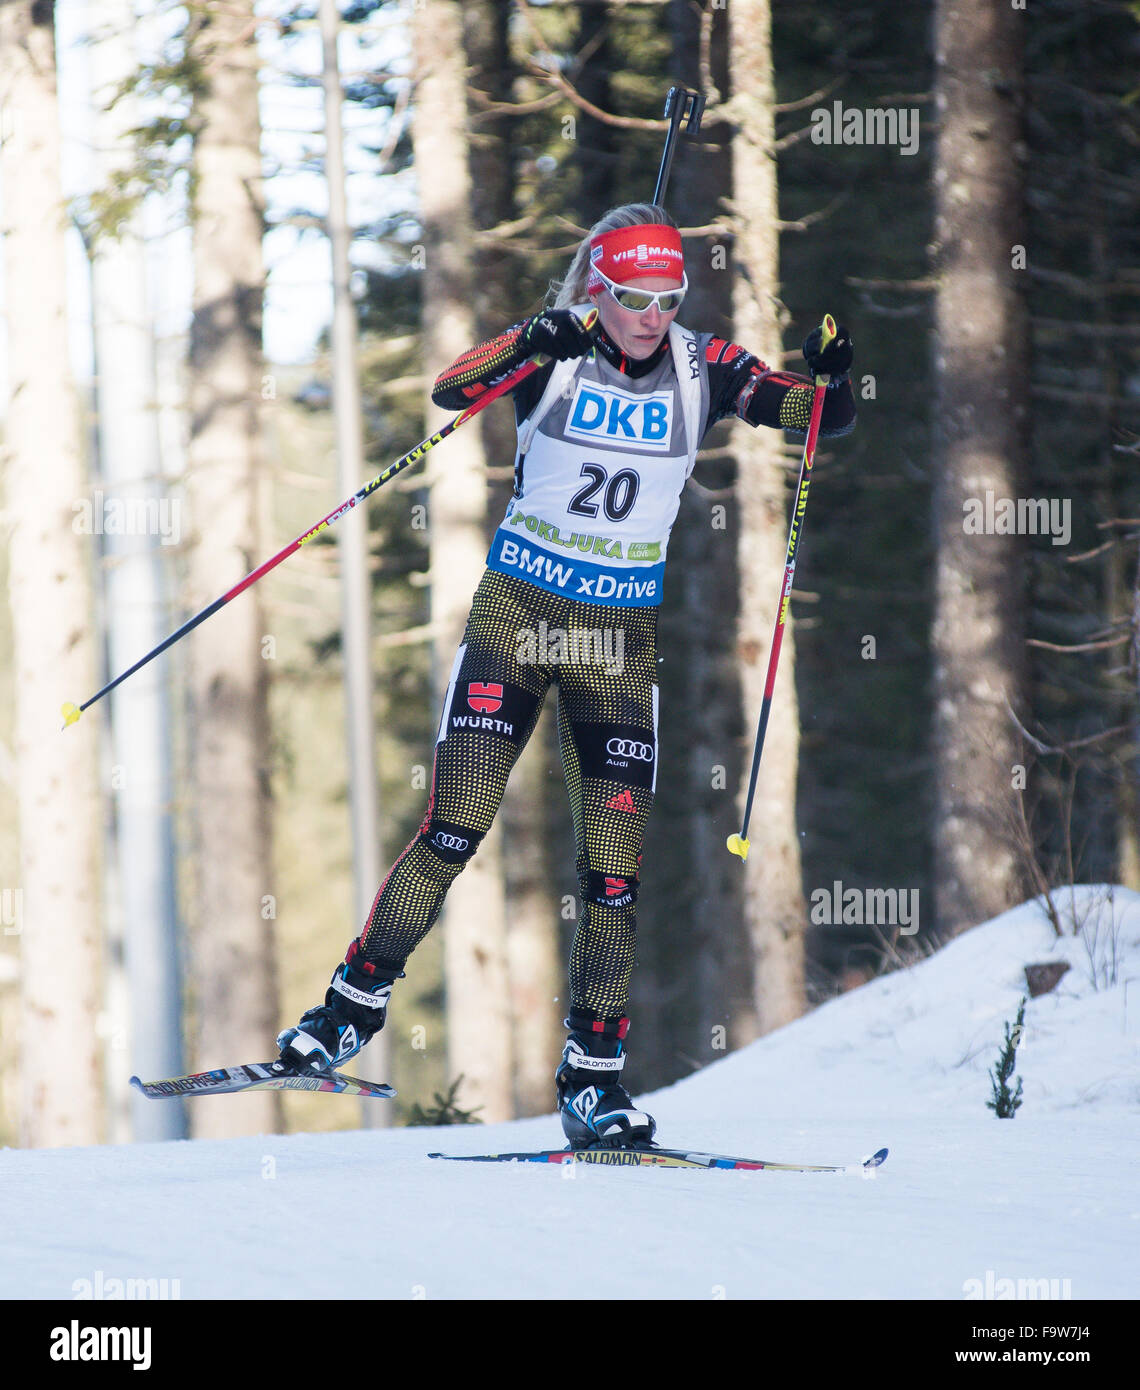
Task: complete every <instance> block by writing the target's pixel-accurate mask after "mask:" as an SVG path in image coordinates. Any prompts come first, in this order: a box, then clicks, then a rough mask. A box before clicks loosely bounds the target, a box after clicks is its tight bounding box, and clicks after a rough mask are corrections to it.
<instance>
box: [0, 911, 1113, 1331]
mask: <svg viewBox="0 0 1140 1390" xmlns="http://www.w3.org/2000/svg"><path fill="white" fill-rule="evenodd" d="M1058 901H1059V902H1060V903H1061V905H1062V907H1063V909H1064V910H1065V912H1066V913H1070V912H1072V911H1075V912H1076V915H1077V917H1078V919H1083V920H1084V921H1085V927H1084V930H1083V932H1082V934H1080V935H1077V936H1066V937H1064V938H1061V939H1058V938H1056V937H1055V935H1054V933H1053V931H1052V928H1051V927H1050V925H1049V923H1048V921H1047V920H1046V918H1045V916H1044V914H1043V913H1042V912H1041V910H1040V909H1039V908H1038V907H1037V906H1036V905H1035V904H1032V903H1030V904H1025V905H1023V906H1022V907H1019V908H1017V909H1015V910H1013V911H1011V912H1008V913H1006V914H1005V915H1004V916H1002V917H1000V918H998V919H996V920H995V921H993V922H989V923H986V924H985V925H983V926H980V927H977V928H975V929H974V930H973V931H970V932H967V933H965V934H964V935H963V936H961V937H960V938H958V939H957V940H956V941H955V942H953V943H952V944H951V945H950V946H949V947H947V948H946V949H945V950H944V951H942V952H940V953H938V954H937V955H935V956H933V957H931V958H930V959H928V960H926V961H924V962H923V963H922V964H921V965H919V966H917V967H914V968H912V969H909V970H906V971H900V972H898V973H895V974H891V975H888V976H885V977H884V978H882V979H879V980H877V981H875V982H873V983H871V984H869V985H866V986H864V987H863V988H861V989H859V990H856V991H854V992H852V993H850V994H847V995H844V996H843V997H842V998H840V999H837V1000H835V1001H833V1002H831V1003H829V1004H827V1005H825V1006H823V1007H822V1008H820V1009H818V1010H816V1011H815V1012H814V1013H812V1014H810V1015H808V1016H807V1017H806V1018H803V1019H800V1020H799V1021H798V1022H796V1023H794V1024H792V1025H790V1026H789V1027H787V1028H784V1029H782V1030H780V1031H779V1032H778V1033H775V1034H773V1035H771V1036H769V1037H767V1038H764V1039H762V1040H761V1041H760V1042H757V1043H755V1044H754V1045H753V1046H751V1047H748V1048H746V1049H744V1050H742V1051H740V1052H738V1053H735V1054H733V1055H732V1056H729V1057H727V1058H725V1059H724V1060H723V1061H721V1062H719V1063H716V1064H715V1065H713V1066H710V1067H708V1068H706V1069H705V1070H703V1071H701V1072H699V1073H697V1074H695V1075H694V1076H692V1077H690V1078H688V1079H687V1080H685V1081H683V1082H680V1083H679V1084H677V1085H675V1086H672V1087H670V1088H668V1089H666V1090H663V1091H660V1092H658V1093H657V1094H655V1095H653V1096H646V1097H643V1098H642V1099H643V1101H644V1102H645V1103H646V1105H647V1106H648V1108H649V1109H650V1110H651V1112H652V1113H653V1114H655V1115H656V1117H657V1120H658V1126H659V1135H660V1137H661V1138H662V1140H663V1142H665V1143H668V1144H673V1145H676V1146H680V1147H683V1146H686V1145H687V1146H689V1147H692V1148H700V1149H715V1150H718V1151H721V1152H726V1153H735V1154H741V1155H748V1156H752V1157H759V1158H768V1159H773V1160H786V1161H795V1160H804V1161H809V1162H823V1163H828V1162H839V1163H843V1162H848V1161H851V1160H854V1159H857V1158H859V1157H861V1156H863V1155H864V1154H867V1153H870V1152H871V1151H872V1150H874V1149H876V1148H879V1147H881V1146H882V1145H887V1146H889V1148H890V1158H889V1159H888V1160H887V1163H886V1165H885V1166H884V1167H883V1168H881V1169H880V1170H878V1172H877V1173H876V1174H875V1175H874V1176H873V1177H869V1178H868V1177H863V1176H833V1175H829V1174H794V1173H767V1172H758V1173H729V1172H690V1171H678V1170H654V1171H641V1170H631V1169H610V1168H595V1167H589V1168H583V1167H567V1168H563V1167H561V1166H554V1165H551V1166H549V1167H546V1166H539V1165H534V1166H519V1165H472V1164H446V1163H439V1162H433V1161H431V1160H429V1159H428V1158H427V1157H426V1155H427V1154H428V1152H429V1151H431V1150H434V1149H441V1148H442V1149H446V1150H449V1151H451V1152H470V1153H474V1152H494V1151H496V1150H501V1149H522V1148H540V1147H559V1146H560V1145H561V1137H560V1130H559V1127H558V1124H557V1120H556V1119H555V1118H553V1117H550V1118H542V1119H533V1120H522V1121H518V1122H515V1123H513V1124H508V1125H500V1126H493V1127H490V1126H487V1127H484V1126H480V1127H471V1128H450V1129H440V1130H425V1129H404V1130H397V1131H366V1130H361V1131H354V1132H349V1133H337V1134H323V1135H293V1136H290V1137H281V1136H276V1135H267V1136H259V1137H254V1138H247V1139H238V1140H226V1141H197V1142H185V1143H171V1144H146V1145H136V1146H131V1147H125V1148H93V1149H67V1150H54V1151H19V1150H12V1149H9V1150H5V1151H3V1152H0V1192H2V1193H3V1198H4V1200H3V1203H2V1205H0V1212H2V1215H0V1298H5V1299H26V1298H46V1299H53V1300H54V1299H74V1298H76V1297H77V1296H83V1295H85V1294H86V1295H88V1296H90V1294H91V1293H96V1295H97V1291H98V1290H99V1289H100V1288H102V1290H103V1292H104V1295H106V1292H107V1290H108V1288H111V1289H112V1290H113V1288H114V1286H113V1285H109V1281H110V1280H113V1279H120V1280H124V1281H126V1280H147V1281H160V1282H158V1283H157V1284H154V1285H151V1286H150V1287H151V1290H152V1291H153V1290H155V1289H157V1290H158V1291H160V1292H165V1293H166V1294H167V1295H172V1296H175V1297H181V1298H183V1299H195V1298H226V1299H245V1298H270V1299H272V1298H279V1297H286V1298H289V1297H298V1296H310V1295H311V1294H312V1293H313V1292H318V1291H317V1290H311V1289H309V1288H305V1289H303V1290H302V1289H299V1288H297V1287H296V1282H295V1279H294V1274H293V1273H292V1272H295V1271H297V1270H298V1269H300V1268H302V1267H303V1264H304V1263H305V1262H307V1261H308V1260H309V1259H310V1258H311V1257H312V1256H313V1254H314V1252H321V1251H325V1252H329V1253H328V1256H327V1258H325V1259H321V1260H319V1261H318V1264H320V1265H323V1266H324V1267H325V1268H326V1269H327V1270H328V1271H329V1272H330V1274H332V1273H333V1272H334V1271H338V1272H339V1274H340V1275H341V1276H342V1286H341V1287H340V1288H339V1289H337V1290H336V1292H335V1295H332V1296H335V1297H336V1298H337V1299H397V1300H400V1299H404V1300H406V1299H415V1298H426V1299H459V1298H500V1299H512V1298H540V1299H547V1298H548V1299H566V1298H568V1297H571V1296H572V1295H574V1294H579V1293H585V1294H586V1295H587V1296H588V1297H590V1298H599V1299H604V1298H607V1297H616V1298H654V1299H695V1300H709V1299H717V1298H727V1299H755V1298H780V1299H787V1298H806V1299H821V1298H823V1299H886V1298H890V1299H949V1300H966V1299H967V1298H969V1297H985V1296H987V1295H988V1296H990V1297H993V1296H994V1295H995V1294H997V1295H998V1296H1001V1294H1002V1292H1003V1291H1005V1292H1006V1293H1007V1294H1008V1293H1009V1292H1010V1291H1011V1290H1014V1289H1016V1286H1017V1281H1032V1293H1031V1294H1030V1296H1034V1297H1037V1298H1041V1297H1045V1296H1052V1297H1058V1298H1071V1299H1073V1300H1082V1299H1133V1298H1136V1297H1137V1296H1138V1295H1140V1259H1138V1254H1137V1252H1138V1251H1140V1182H1138V1181H1137V1176H1138V1165H1137V1155H1138V1152H1140V1143H1138V1140H1140V895H1137V894H1135V893H1129V892H1127V891H1126V890H1124V889H1120V888H1117V889H1115V890H1112V889H1095V888H1085V889H1081V890H1079V891H1078V894H1077V896H1076V898H1075V900H1074V901H1073V902H1072V903H1070V902H1069V899H1068V896H1067V895H1065V894H1059V895H1058ZM1051 960H1066V961H1068V962H1069V963H1070V964H1071V967H1072V968H1071V969H1070V970H1069V972H1068V973H1067V974H1066V975H1065V976H1064V978H1063V979H1062V980H1061V982H1060V984H1059V985H1058V987H1057V989H1056V990H1055V991H1054V992H1053V993H1051V994H1047V995H1044V996H1042V997H1040V998H1038V999H1035V1000H1031V1001H1030V1003H1029V1005H1028V1008H1027V1011H1026V1032H1025V1037H1024V1041H1023V1042H1022V1045H1021V1048H1020V1051H1019V1054H1018V1068H1017V1074H1018V1075H1020V1076H1021V1077H1022V1078H1023V1080H1024V1094H1023V1106H1022V1108H1021V1110H1020V1111H1019V1113H1018V1115H1017V1117H1016V1118H1015V1119H1013V1120H998V1119H996V1118H995V1117H994V1115H993V1114H992V1112H991V1111H989V1110H987V1109H986V1108H985V1101H986V1100H987V1099H988V1097H989V1094H990V1086H989V1080H988V1071H989V1068H990V1067H991V1066H992V1064H993V1062H994V1061H995V1059H996V1057H997V1055H998V1051H999V1049H1000V1044H1001V1039H1002V1025H1003V1023H1004V1022H1006V1021H1012V1020H1013V1018H1014V1016H1015V1014H1016V1011H1017V1004H1018V1000H1019V998H1020V997H1021V995H1022V994H1023V993H1025V982H1024V975H1023V969H1024V967H1025V966H1026V965H1028V964H1032V963H1037V962H1042V961H1051ZM329 1103H330V1104H334V1105H335V1104H340V1103H344V1102H342V1101H341V1100H339V1099H338V1098H335V1097H330V1098H329ZM587 1270H588V1277H586V1275H587ZM163 1280H165V1281H166V1284H165V1286H163V1285H162V1284H161V1281H163ZM1003 1280H1012V1281H1014V1282H1013V1284H1003V1283H1002V1282H1001V1281H1003ZM1042 1281H1049V1282H1042ZM304 1282H305V1283H307V1282H308V1281H307V1280H306V1281H304ZM137 1287H139V1288H140V1289H141V1288H143V1287H144V1286H142V1285H139V1286H137ZM1022 1289H1023V1296H1024V1294H1025V1293H1028V1292H1029V1289H1030V1285H1029V1284H1025V1285H1023V1286H1022ZM81 1306H82V1305H81Z"/></svg>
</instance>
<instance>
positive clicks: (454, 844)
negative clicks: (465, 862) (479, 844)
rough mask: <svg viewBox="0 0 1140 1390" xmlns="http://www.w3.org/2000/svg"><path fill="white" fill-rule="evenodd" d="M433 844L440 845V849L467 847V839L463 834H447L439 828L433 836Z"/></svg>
mask: <svg viewBox="0 0 1140 1390" xmlns="http://www.w3.org/2000/svg"><path fill="white" fill-rule="evenodd" d="M431 842H432V844H433V845H438V846H439V848H440V849H459V850H463V849H466V848H467V841H466V840H465V839H464V838H463V837H462V836H461V835H445V834H444V833H443V831H442V830H437V831H436V833H435V834H434V835H433V836H432V837H431Z"/></svg>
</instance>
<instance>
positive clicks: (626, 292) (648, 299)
mask: <svg viewBox="0 0 1140 1390" xmlns="http://www.w3.org/2000/svg"><path fill="white" fill-rule="evenodd" d="M592 270H593V273H594V274H595V275H596V276H597V277H598V279H599V280H602V281H604V282H605V286H606V289H608V290H609V292H610V294H612V295H613V297H614V299H615V300H616V301H617V302H618V304H620V305H621V307H622V308H623V309H630V310H632V311H633V312H634V313H635V314H643V313H644V312H645V311H646V309H648V308H649V306H650V305H651V304H656V305H657V307H658V309H660V310H661V312H662V313H663V314H671V313H673V311H674V310H675V309H679V308H680V307H681V301H682V300H683V299H684V298H685V295H686V294H688V292H689V277H688V276H687V275H685V274H682V275H681V288H680V289H679V290H635V289H633V288H631V287H630V286H629V285H619V284H617V283H616V282H615V281H613V280H611V279H610V277H609V276H608V275H604V274H603V273H602V272H601V271H600V270H599V269H598V267H597V266H594V267H592Z"/></svg>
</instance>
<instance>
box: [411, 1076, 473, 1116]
mask: <svg viewBox="0 0 1140 1390" xmlns="http://www.w3.org/2000/svg"><path fill="white" fill-rule="evenodd" d="M462 1084H463V1077H462V1076H457V1077H456V1078H455V1080H454V1081H453V1082H452V1083H451V1089H450V1090H449V1091H448V1093H447V1095H445V1096H444V1095H441V1094H440V1093H439V1091H436V1092H435V1094H434V1095H433V1096H432V1099H433V1100H434V1101H435V1104H434V1105H431V1106H428V1107H426V1108H425V1107H424V1106H422V1105H420V1104H419V1103H418V1102H417V1103H416V1104H415V1105H413V1106H412V1108H411V1110H410V1111H409V1112H408V1125H409V1126H411V1125H481V1124H482V1123H483V1121H482V1120H480V1119H477V1118H476V1111H478V1110H482V1108H483V1107H482V1106H481V1105H477V1106H476V1107H475V1109H474V1110H464V1109H462V1108H461V1107H460V1106H459V1105H457V1104H456V1101H455V1098H456V1095H457V1094H458V1091H459V1088H460V1086H461V1085H462Z"/></svg>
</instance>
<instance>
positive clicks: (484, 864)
mask: <svg viewBox="0 0 1140 1390" xmlns="http://www.w3.org/2000/svg"><path fill="white" fill-rule="evenodd" d="M412 13H413V19H412V27H413V44H414V53H415V67H416V74H417V83H416V96H415V113H414V117H413V123H412V136H413V147H414V151H415V163H416V169H417V171H418V174H419V188H420V216H421V220H422V223H423V235H424V254H425V261H424V300H423V304H424V316H423V317H424V367H425V372H426V375H427V377H428V380H429V381H430V380H434V379H435V377H436V375H437V374H438V373H439V372H440V371H442V370H443V368H444V367H445V366H447V365H448V363H449V362H452V361H454V359H455V358H456V357H458V356H459V354H460V353H461V352H463V351H464V350H465V349H467V348H468V347H470V346H471V344H472V343H473V342H474V341H475V336H476V330H475V317H474V314H473V312H472V304H473V302H474V277H473V275H472V271H471V260H470V255H471V251H470V245H471V212H470V198H471V181H470V177H469V174H468V168H467V134H466V100H467V89H466V82H465V72H464V50H463V20H462V11H461V7H460V6H459V5H458V4H456V3H455V2H454V0H423V3H420V4H417V5H416V6H415V8H414V9H413V12H412ZM428 409H429V410H433V409H434V408H433V407H431V406H430V405H429V407H428ZM428 469H429V479H430V480H431V481H432V482H433V483H434V486H433V487H432V493H431V595H432V599H431V604H432V622H433V624H435V625H437V627H438V629H439V632H440V636H439V637H438V639H437V647H436V658H437V660H436V668H437V673H438V672H440V671H443V670H446V669H447V668H448V666H449V664H450V662H451V660H452V656H453V653H454V652H455V650H456V648H457V647H458V645H459V643H460V641H461V639H462V636H463V628H464V625H465V623H466V620H467V614H468V611H469V609H470V606H471V596H472V594H473V593H474V591H475V586H476V585H477V584H478V582H479V577H480V575H481V574H482V572H483V568H484V560H485V558H486V553H487V544H486V521H487V480H486V460H485V457H484V453H483V441H482V437H481V435H480V433H479V431H478V429H470V428H465V429H462V430H458V431H456V433H455V434H454V435H453V436H452V438H451V439H450V440H448V443H447V449H446V451H443V450H441V451H440V456H439V457H438V458H436V457H435V456H434V455H433V456H430V461H429V464H428ZM442 684H443V683H442V682H441V681H440V680H438V679H437V680H436V687H437V689H440V690H442ZM501 835H502V829H501V827H499V826H496V827H494V828H493V829H492V831H491V833H490V834H489V835H488V836H487V838H486V839H485V840H484V841H483V843H482V845H481V847H480V849H479V853H478V854H477V855H476V856H475V857H474V859H472V860H471V862H470V863H469V864H468V866H467V868H466V869H465V870H464V872H463V873H462V874H460V875H459V877H458V878H457V879H456V880H455V882H454V883H453V884H452V887H451V889H450V891H449V893H448V896H447V902H446V904H445V907H444V911H443V913H442V914H441V920H442V922H443V929H444V933H445V936H444V973H445V979H446V988H447V1028H448V1069H449V1072H450V1074H451V1076H452V1077H455V1076H458V1075H460V1074H462V1075H463V1077H464V1084H463V1087H462V1090H461V1093H460V1102H461V1104H463V1105H464V1106H466V1107H467V1108H470V1107H472V1106H481V1107H482V1111H481V1118H482V1119H484V1120H488V1121H495V1120H502V1119H507V1118H509V1117H510V1115H511V1114H512V1113H513V1098H512V1084H511V1077H512V1065H511V1016H510V1001H509V994H508V988H509V987H508V973H507V943H506V930H505V903H504V897H503V864H502V855H501V851H500V844H501Z"/></svg>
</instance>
